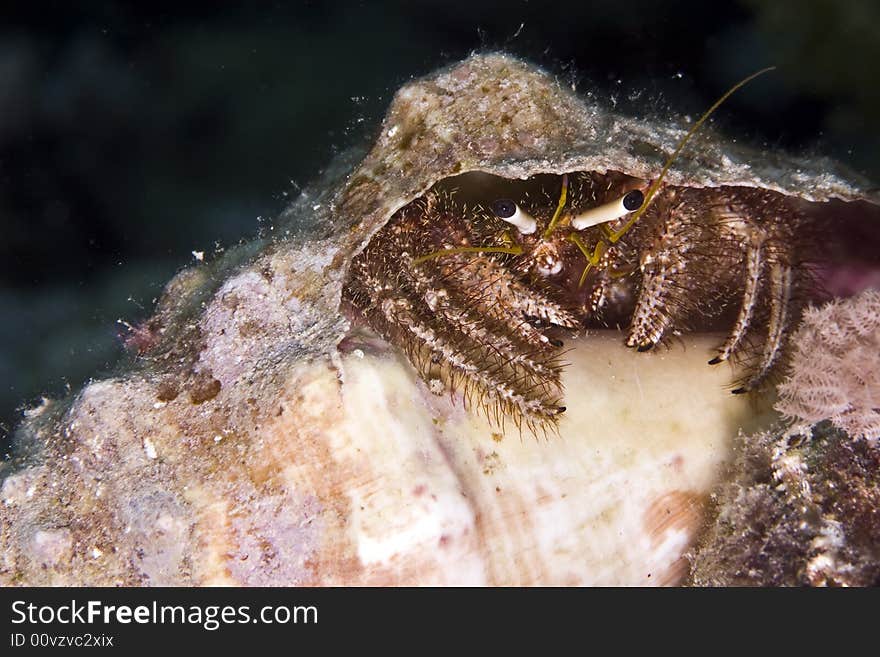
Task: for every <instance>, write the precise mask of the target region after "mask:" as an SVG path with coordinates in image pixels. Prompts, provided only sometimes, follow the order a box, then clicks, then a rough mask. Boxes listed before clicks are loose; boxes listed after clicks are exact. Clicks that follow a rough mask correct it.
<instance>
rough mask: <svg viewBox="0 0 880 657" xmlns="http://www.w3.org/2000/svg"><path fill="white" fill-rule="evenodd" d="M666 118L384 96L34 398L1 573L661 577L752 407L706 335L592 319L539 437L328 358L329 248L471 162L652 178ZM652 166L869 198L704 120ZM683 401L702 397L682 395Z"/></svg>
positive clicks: (396, 367)
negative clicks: (359, 151) (210, 252)
mask: <svg viewBox="0 0 880 657" xmlns="http://www.w3.org/2000/svg"><path fill="white" fill-rule="evenodd" d="M682 134H683V131H682V130H681V129H680V128H676V127H669V126H663V125H658V124H657V123H654V122H651V121H642V120H635V119H630V118H624V117H619V116H616V115H615V114H614V113H612V112H609V111H608V110H606V109H603V108H600V107H597V106H593V105H588V104H585V103H584V102H583V101H582V100H581V99H579V98H578V97H577V96H576V95H575V94H573V93H572V92H570V91H569V90H568V89H567V88H565V87H564V86H562V85H560V84H559V83H558V82H557V81H556V80H555V79H554V78H553V77H551V76H549V75H547V74H545V73H543V72H541V71H539V70H537V69H535V68H534V67H532V66H530V65H528V64H526V63H523V62H521V61H519V60H517V59H515V58H512V57H508V56H504V55H480V56H474V57H471V58H470V59H468V60H466V61H464V62H462V63H460V64H458V65H456V66H453V67H450V68H448V69H445V70H442V71H440V72H439V73H437V74H435V75H432V76H429V77H427V78H424V79H421V80H417V81H414V82H412V83H410V84H408V85H406V86H405V87H403V88H402V89H401V90H400V91H399V92H398V93H397V95H396V96H395V99H394V101H393V103H392V105H391V108H390V109H389V112H388V115H387V117H386V119H385V120H384V122H383V124H382V126H381V129H380V132H379V136H378V139H377V141H376V143H375V145H374V146H373V148H372V149H371V150H370V151H369V152H368V153H367V154H366V156H365V157H364V158H363V159H362V160H361V161H360V162H359V163H356V162H355V161H354V160H355V158H356V156H355V155H349V156H347V157H343V158H340V160H339V161H337V162H335V163H334V164H333V166H332V167H331V168H330V169H329V170H328V171H327V172H326V174H325V175H324V177H323V179H322V180H321V181H319V182H318V183H316V184H315V185H314V186H313V187H312V188H310V189H309V190H307V191H306V192H305V193H304V194H303V195H302V196H301V197H300V198H299V199H298V200H297V201H296V202H294V203H293V204H292V205H291V207H290V208H289V209H288V210H286V211H285V213H284V214H283V215H282V216H281V217H280V218H279V220H278V222H276V226H275V229H276V230H275V232H276V234H281V233H284V231H285V230H287V231H289V232H290V233H292V234H294V235H295V236H294V237H289V238H286V239H281V240H277V241H271V242H270V241H259V240H258V241H256V242H254V243H252V244H249V245H246V246H244V247H240V248H238V249H235V250H232V251H231V252H229V253H228V254H227V255H226V256H224V257H223V258H222V259H220V260H218V261H217V262H215V263H211V264H206V265H202V266H199V267H198V268H194V269H192V270H187V271H184V272H182V273H181V274H179V275H178V276H177V277H176V278H175V279H174V280H172V281H171V282H170V283H169V285H168V287H167V289H166V293H165V295H164V296H163V299H162V300H161V301H160V303H159V306H158V308H157V310H156V313H155V315H154V317H153V318H152V319H151V320H149V321H148V322H147V323H146V324H145V326H144V329H143V330H144V332H145V335H147V336H149V340H147V341H146V343H145V344H146V346H144V347H143V351H144V353H143V355H142V358H141V359H140V360H139V361H138V362H137V363H136V364H135V365H134V366H131V367H129V368H127V369H124V370H121V371H120V372H119V373H118V374H117V376H114V377H112V378H109V379H107V380H103V381H97V382H94V383H92V384H90V385H88V386H87V387H86V388H85V389H84V390H83V391H82V392H81V393H79V394H78V395H76V396H75V397H74V398H72V399H70V400H68V401H66V402H46V403H45V404H44V405H43V406H41V407H40V408H37V409H33V410H32V411H30V412H29V417H28V419H27V420H26V421H25V423H24V424H23V425H22V427H21V428H20V429H19V431H18V437H19V442H20V445H21V448H20V449H21V451H22V453H23V454H25V456H23V457H22V459H21V462H20V463H18V464H17V466H16V469H15V471H14V472H13V467H12V466H10V465H9V464H7V465H6V466H4V467H5V472H3V474H6V475H7V476H6V479H5V481H4V484H3V489H2V496H0V497H2V507H0V532H2V533H0V548H2V562H0V582H2V583H5V584H119V583H123V584H138V583H140V584H150V585H159V584H164V585H168V584H209V583H229V584H331V583H332V584H348V583H361V584H396V583H408V584H415V583H438V584H439V583H444V584H445V583H456V584H458V583H492V584H521V583H542V584H588V583H616V584H626V583H642V584H644V583H652V582H656V583H672V582H676V581H678V580H679V578H680V577H681V576H682V575H683V574H684V570H686V568H685V564H684V562H683V561H682V554H683V552H684V551H685V550H686V548H687V546H688V544H689V542H690V541H691V539H692V538H693V534H694V532H695V531H696V530H697V528H698V527H699V524H700V519H701V508H702V503H703V501H704V500H705V498H706V496H707V495H708V493H709V492H710V490H711V488H712V486H713V484H714V482H715V480H716V479H717V477H718V475H719V472H720V468H721V466H722V465H723V464H724V462H725V461H726V459H727V458H728V450H729V446H730V440H731V438H732V437H733V436H734V435H735V433H736V431H737V428H738V427H740V426H742V425H743V424H744V423H747V422H748V419H747V418H750V417H751V416H752V412H751V410H750V409H749V408H748V404H747V403H746V402H744V401H743V400H733V399H731V398H730V395H727V394H726V391H725V390H724V388H723V384H724V383H725V382H726V379H725V373H724V372H723V371H721V373H720V374H719V373H718V372H715V373H712V371H711V370H708V369H707V368H696V367H695V366H694V363H697V362H699V363H701V364H702V363H703V362H705V359H706V353H707V350H708V344H709V343H707V342H706V341H705V340H701V339H699V338H694V339H693V340H689V341H688V342H687V343H686V348H684V349H682V348H674V349H673V350H672V351H670V352H668V353H665V354H664V353H661V354H658V355H651V356H648V357H645V356H641V355H639V356H637V355H635V354H632V353H630V352H627V351H626V350H624V349H622V348H621V347H620V346H619V341H618V340H616V339H613V338H602V337H592V338H590V337H588V338H586V339H584V340H581V341H580V342H579V343H578V345H577V349H576V351H575V352H574V353H573V354H572V356H571V360H572V366H571V367H570V368H569V369H568V370H567V372H566V379H565V384H566V387H567V390H568V393H567V399H568V405H569V408H570V412H569V413H567V416H568V417H567V418H566V420H565V421H564V423H563V425H562V426H561V434H562V435H561V436H560V437H558V438H553V439H551V440H548V441H546V442H542V441H534V440H531V439H530V438H526V439H523V438H521V437H520V436H519V435H518V434H517V433H516V432H508V433H507V434H506V435H505V434H502V433H500V432H498V431H497V430H496V429H493V428H492V427H491V426H489V425H488V424H487V423H485V422H483V421H482V420H481V419H479V418H475V417H473V416H471V415H470V414H468V413H465V412H464V411H463V410H462V407H461V403H460V402H459V403H457V404H456V403H453V401H452V400H450V399H448V398H439V397H435V396H432V395H431V394H430V393H429V391H428V390H427V388H426V387H425V386H424V385H423V384H422V383H420V382H419V381H418V380H417V379H416V377H415V376H414V375H413V372H412V370H411V368H409V366H408V365H407V364H406V363H405V362H404V361H402V360H401V359H400V358H399V356H398V355H396V354H394V353H393V352H388V351H386V350H384V349H383V347H381V345H379V346H377V345H372V344H366V343H365V344H363V345H361V346H360V347H358V348H355V349H353V350H350V351H349V353H348V354H347V355H341V354H340V353H338V352H337V351H336V345H337V343H338V342H339V341H340V339H341V338H342V337H343V336H344V335H345V332H346V330H347V322H346V320H345V319H344V318H343V316H342V314H341V313H340V311H339V303H340V295H341V288H342V283H343V280H344V277H345V274H346V271H347V266H348V264H349V262H350V261H351V258H352V257H353V256H354V255H355V254H356V253H357V252H358V251H359V250H360V249H361V248H362V247H363V246H364V245H365V244H366V242H367V241H368V240H369V238H370V237H371V235H373V234H374V233H375V231H377V230H378V229H379V228H380V227H381V226H382V225H383V224H384V222H385V221H387V219H388V218H389V217H390V215H391V214H392V213H393V212H394V211H395V210H397V209H398V208H400V207H402V206H403V205H405V204H406V203H408V202H410V201H411V200H412V199H414V198H416V197H417V196H419V195H420V194H422V193H423V192H424V191H425V190H426V189H428V188H429V187H430V186H431V185H432V184H434V183H435V182H436V181H438V180H440V179H442V178H444V177H447V176H449V175H453V174H457V173H462V172H466V171H475V170H479V171H486V172H491V173H494V174H497V175H502V176H505V177H508V178H524V177H527V176H529V175H531V174H534V173H538V172H557V173H558V172H563V171H572V170H578V169H581V170H616V171H622V172H625V173H628V174H631V175H635V176H640V177H645V178H650V177H652V176H654V175H656V173H657V172H658V171H659V169H660V167H661V166H662V163H663V160H664V156H665V153H668V152H671V151H672V149H673V148H674V146H675V144H676V142H677V140H678V139H679V138H680V137H681V136H682ZM668 179H669V181H670V182H672V183H678V184H688V185H695V186H714V185H723V184H736V185H748V186H761V187H766V188H770V189H775V190H778V191H782V192H785V193H790V194H794V195H797V196H800V197H803V198H805V199H808V200H817V201H821V200H825V199H833V198H836V199H841V200H867V201H871V200H872V197H871V195H870V192H869V191H868V190H867V189H866V187H865V186H864V185H862V184H858V183H852V182H849V181H848V178H847V177H846V175H845V174H842V173H838V172H837V170H836V168H835V166H834V165H832V164H831V163H830V162H828V161H825V160H811V161H809V162H801V161H796V160H789V159H786V158H784V157H781V156H776V155H772V154H768V153H751V152H748V151H746V150H745V149H741V148H738V147H737V148H731V147H730V146H729V145H727V144H725V143H723V142H721V141H718V140H715V139H712V138H711V137H708V136H705V137H703V138H701V139H700V140H699V141H697V142H695V143H694V144H693V145H692V146H691V147H689V149H688V152H687V153H686V154H685V155H684V156H683V157H682V158H681V159H680V160H679V161H678V162H676V165H675V166H674V167H673V169H672V170H671V171H670V174H669V178H668ZM695 407H699V408H700V413H698V414H695V413H693V409H694V408H695Z"/></svg>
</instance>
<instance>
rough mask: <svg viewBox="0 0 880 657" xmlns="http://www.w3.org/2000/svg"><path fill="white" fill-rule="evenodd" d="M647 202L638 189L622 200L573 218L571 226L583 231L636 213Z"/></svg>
mask: <svg viewBox="0 0 880 657" xmlns="http://www.w3.org/2000/svg"><path fill="white" fill-rule="evenodd" d="M644 202H645V195H644V194H643V193H642V192H641V191H640V190H638V189H633V190H632V191H629V192H627V193H626V194H624V195H623V196H622V197H621V198H619V199H617V200H615V201H611V202H610V203H605V204H603V205H600V206H598V207H595V208H590V209H589V210H587V211H586V212H582V213H581V214H579V215H578V216H576V217H574V218H572V220H571V225H572V228H574V229H575V230H583V229H584V228H589V227H591V226H598V225H599V224H605V223H608V222H609V221H614V220H615V219H620V218H621V217H622V216H624V215H626V214H629V213H630V212H635V211H636V210H638V209H639V208H640V207H642V204H643V203H644Z"/></svg>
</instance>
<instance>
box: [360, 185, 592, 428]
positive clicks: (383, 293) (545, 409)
mask: <svg viewBox="0 0 880 657" xmlns="http://www.w3.org/2000/svg"><path fill="white" fill-rule="evenodd" d="M430 196H431V198H430V199H425V200H421V201H419V202H417V203H413V204H411V205H410V206H408V207H407V208H404V209H403V210H401V211H400V212H399V213H398V214H397V215H395V217H394V218H392V220H391V221H390V222H389V224H388V225H386V226H385V228H383V229H382V230H381V231H380V232H379V233H378V234H377V235H376V236H375V237H374V238H373V240H372V241H371V242H370V244H369V245H368V246H367V248H366V249H365V250H364V252H363V253H361V254H360V255H359V256H358V257H357V258H356V259H355V261H354V263H353V265H352V274H351V276H350V277H349V280H348V282H347V284H346V287H345V295H346V298H347V299H348V300H349V301H350V302H351V303H352V304H353V305H354V306H355V307H357V308H358V309H360V311H361V312H362V313H363V315H364V316H365V318H366V320H367V322H368V323H369V324H370V325H371V326H372V327H373V328H374V329H375V330H376V331H377V332H379V333H380V335H382V336H383V337H384V338H385V339H386V340H388V341H389V342H391V343H392V344H395V345H397V346H398V347H400V348H401V349H402V350H403V351H404V352H405V353H406V354H407V356H408V358H409V360H410V362H412V363H413V365H414V366H415V368H416V370H417V371H418V372H419V374H420V376H421V377H422V378H423V379H424V380H425V381H426V382H427V383H429V385H432V382H440V384H441V385H442V386H443V388H444V389H447V390H450V391H451V392H453V393H454V392H457V393H458V394H460V395H461V397H462V399H463V400H464V402H465V404H466V405H467V406H469V407H472V408H476V409H478V410H479V409H482V411H483V413H484V414H485V415H486V417H487V419H488V420H489V421H490V422H492V423H493V424H495V425H499V426H500V425H501V424H502V423H503V420H504V418H511V419H512V420H513V422H514V424H515V425H516V426H517V427H518V428H520V429H521V428H522V427H526V428H527V429H529V430H530V431H531V432H532V433H534V434H535V435H537V434H539V433H542V432H545V431H546V429H547V428H548V427H550V428H551V430H552V427H553V426H555V424H556V422H557V421H558V418H559V415H560V413H561V411H560V410H559V409H560V408H561V400H562V386H561V383H560V373H561V370H562V366H561V365H560V363H559V361H558V355H559V352H558V347H556V346H555V344H554V342H555V341H551V339H550V338H548V337H547V336H546V335H545V334H544V333H543V332H542V331H541V330H539V329H537V328H535V327H534V326H532V324H531V323H529V321H528V317H536V318H538V319H542V320H545V321H549V322H552V321H554V320H556V321H557V322H558V323H565V324H567V325H572V326H573V325H575V324H576V321H577V320H576V319H575V318H574V316H573V315H571V314H570V313H569V312H568V311H566V310H565V309H564V308H562V307H561V306H560V305H559V304H558V303H557V302H555V301H554V300H552V299H550V298H547V297H546V296H544V295H543V294H541V293H539V292H535V291H534V290H532V289H530V288H529V287H527V286H526V285H524V284H523V283H522V282H521V281H520V280H518V279H517V278H516V277H515V276H513V275H512V274H511V272H510V271H508V270H507V269H506V268H505V267H504V266H502V265H501V264H500V263H499V262H498V261H496V260H494V259H493V258H491V257H488V256H484V255H481V254H479V253H476V254H475V253H467V254H453V255H449V256H446V257H443V258H437V259H429V260H425V261H422V262H417V260H416V258H417V257H418V256H421V255H424V254H425V253H430V252H432V251H437V250H440V249H448V248H452V247H458V246H466V245H471V244H473V243H477V244H480V243H481V241H482V240H483V239H484V238H483V236H482V235H481V234H480V228H481V227H480V220H479V219H474V217H473V215H470V216H469V217H464V216H463V209H462V208H460V207H456V206H455V205H454V204H452V203H451V202H450V200H449V197H448V196H444V195H430ZM485 239H489V236H488V235H487V236H486V237H485Z"/></svg>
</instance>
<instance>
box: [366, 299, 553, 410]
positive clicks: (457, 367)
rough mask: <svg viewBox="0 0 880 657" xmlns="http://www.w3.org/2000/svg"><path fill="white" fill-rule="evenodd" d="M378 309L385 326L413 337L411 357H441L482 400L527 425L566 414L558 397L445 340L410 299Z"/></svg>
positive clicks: (395, 301) (470, 350)
mask: <svg viewBox="0 0 880 657" xmlns="http://www.w3.org/2000/svg"><path fill="white" fill-rule="evenodd" d="M379 306H380V309H381V313H382V315H383V316H384V317H383V319H384V322H386V323H387V324H389V325H392V326H397V327H399V328H402V329H403V330H405V331H406V332H408V334H409V336H410V337H411V340H410V341H408V344H409V348H410V351H411V353H413V352H415V351H418V350H420V349H424V350H427V351H429V352H431V353H433V354H435V355H436V356H438V357H439V358H438V359H437V360H438V361H439V362H440V363H444V364H445V365H446V366H447V367H449V368H451V369H452V370H454V371H455V372H456V373H458V374H460V375H462V376H464V378H465V380H466V381H467V382H469V383H471V384H473V385H474V386H475V387H476V389H477V390H478V391H479V392H480V394H481V397H482V396H483V395H485V396H487V397H489V398H490V399H492V400H493V401H496V402H497V403H499V404H500V405H501V406H502V407H503V410H504V411H506V412H507V413H512V414H518V415H521V416H522V418H523V419H525V420H526V421H529V419H531V418H534V419H536V420H538V421H553V420H555V419H556V417H557V416H558V414H559V413H560V412H562V410H564V409H563V408H562V407H560V406H559V404H558V398H556V397H555V396H548V395H547V394H541V392H542V390H541V389H536V388H535V387H534V386H528V387H522V386H519V385H516V383H517V382H516V381H509V380H506V379H505V378H504V377H502V376H497V375H496V374H497V373H498V370H497V368H486V367H483V366H482V363H481V359H480V357H481V356H483V357H484V356H485V354H475V353H474V351H476V350H477V349H462V348H461V347H459V346H457V345H456V344H454V343H453V342H451V341H450V340H448V339H446V338H444V337H443V336H442V335H440V333H439V332H438V331H436V330H435V329H434V328H432V327H431V326H430V325H429V323H428V322H427V321H425V320H424V319H423V318H421V317H419V316H418V314H417V313H416V312H415V309H414V308H413V305H412V304H411V303H410V302H409V301H408V300H407V299H404V298H388V299H385V300H384V301H382V303H381V304H379ZM413 355H415V354H413ZM475 356H476V357H475ZM425 373H426V374H427V372H425ZM557 392H558V391H557Z"/></svg>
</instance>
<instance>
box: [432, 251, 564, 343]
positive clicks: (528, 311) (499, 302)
mask: <svg viewBox="0 0 880 657" xmlns="http://www.w3.org/2000/svg"><path fill="white" fill-rule="evenodd" d="M458 257H460V256H451V257H449V258H446V259H444V261H443V263H442V264H443V266H444V281H445V282H447V283H448V285H449V287H450V291H454V294H455V295H456V296H458V297H461V298H462V299H463V300H464V301H465V303H466V304H467V305H468V306H470V307H472V308H473V309H474V311H475V312H477V313H480V314H482V315H484V316H486V317H488V318H491V319H492V320H494V321H497V322H499V323H500V324H501V325H503V326H504V327H505V328H506V330H507V331H508V332H510V333H511V334H512V335H515V336H517V337H518V338H519V339H521V340H524V341H525V342H526V343H527V344H530V345H534V346H543V347H546V348H551V347H555V346H556V344H555V341H554V340H553V339H551V338H549V337H547V336H546V335H544V334H543V333H542V332H541V331H539V330H538V329H536V328H534V327H533V326H532V325H531V324H529V323H528V322H527V321H526V318H527V317H536V318H538V319H542V320H545V321H548V322H550V323H552V324H556V325H557V326H564V327H568V328H573V327H576V326H577V325H578V322H577V319H576V318H575V317H574V315H573V314H572V313H570V312H568V311H567V310H565V309H564V308H562V307H561V306H560V305H559V304H558V303H556V302H554V301H553V300H551V299H549V298H547V297H546V296H545V295H544V294H542V293H541V292H540V291H536V290H530V289H529V288H527V287H526V286H525V285H524V284H523V283H521V282H520V281H519V280H518V279H517V278H516V277H515V276H514V275H513V274H512V273H511V272H510V271H509V270H508V269H506V268H505V267H503V266H502V265H501V264H500V263H498V262H496V261H495V260H493V259H491V258H488V257H483V256H478V257H470V258H468V259H467V261H466V262H465V264H464V266H460V263H456V262H455V260H456V259H457V258H458Z"/></svg>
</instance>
